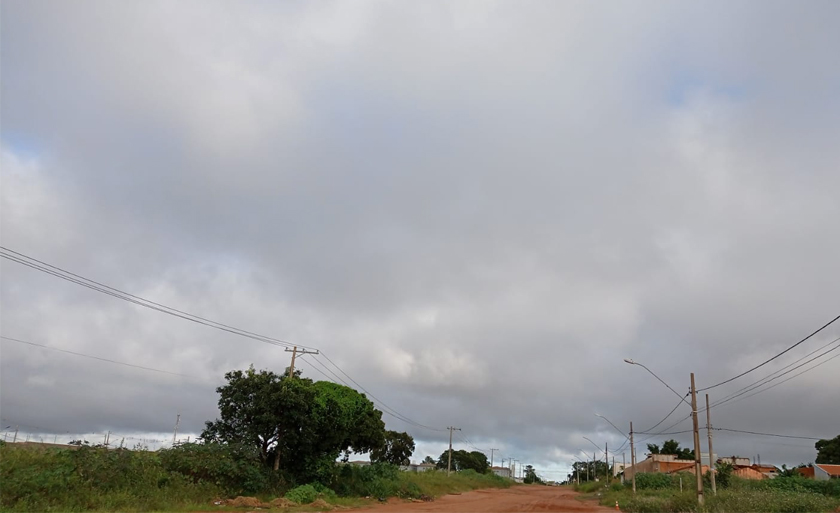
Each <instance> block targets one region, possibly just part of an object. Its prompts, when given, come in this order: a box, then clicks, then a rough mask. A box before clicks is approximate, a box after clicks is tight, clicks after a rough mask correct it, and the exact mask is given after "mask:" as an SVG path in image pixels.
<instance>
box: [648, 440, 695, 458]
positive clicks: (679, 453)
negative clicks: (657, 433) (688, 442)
mask: <svg viewBox="0 0 840 513" xmlns="http://www.w3.org/2000/svg"><path fill="white" fill-rule="evenodd" d="M647 449H648V452H649V453H651V454H673V455H674V456H676V457H677V459H680V460H693V459H694V450H693V449H684V448H681V447H680V443H679V442H677V441H676V440H666V441H665V443H663V444H662V448H661V449H660V448H659V446H658V445H656V444H647Z"/></svg>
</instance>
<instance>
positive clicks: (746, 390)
mask: <svg viewBox="0 0 840 513" xmlns="http://www.w3.org/2000/svg"><path fill="white" fill-rule="evenodd" d="M838 340H840V338H838V339H835V340H833V341H832V342H830V343H829V345H830V344H833V343H834V342H837V341H838ZM823 347H825V346H823ZM838 349H840V344H838V345H836V346H834V347H833V348H831V349H829V350H827V351H825V352H823V353H820V354H819V355H817V356H815V357H813V358H811V359H810V360H808V361H806V362H804V363H801V364H799V365H797V366H796V367H793V368H791V369H789V370H787V371H785V372H782V373H781V374H778V375H777V376H774V377H772V378H769V379H767V377H765V378H763V379H761V380H759V381H757V382H756V383H753V384H752V385H750V386H748V387H745V388H742V389H741V390H740V391H738V392H737V393H733V394H730V395H729V396H727V398H724V399H721V400H720V401H717V402H716V403H714V404H712V405H711V406H710V407H711V408H715V407H717V406H720V405H722V404H726V403H728V402H730V401H732V400H734V399H736V398H738V397H740V396H742V395H744V394H747V393H749V392H752V391H753V390H756V389H757V388H761V387H762V386H764V385H766V384H768V383H770V382H771V381H774V380H777V379H779V378H781V377H782V376H785V375H787V374H790V373H791V372H793V371H795V370H796V369H799V368H801V367H803V366H805V365H807V364H809V363H811V362H813V361H814V360H817V359H819V358H822V357H823V356H825V355H827V354H829V353H831V352H832V351H836V350H838ZM818 350H819V349H818ZM811 354H813V353H811ZM807 356H808V355H806V357H807ZM803 358H805V357H803ZM800 360H802V358H800V359H799V360H797V361H796V362H794V363H797V362H798V361H800ZM791 365H793V364H791ZM787 367H790V365H788V366H787ZM787 367H785V368H787ZM813 368H816V367H813ZM780 370H784V369H780ZM809 370H810V369H809ZM778 372H779V371H776V372H774V373H773V374H776V373H778ZM770 376H772V374H771V375H770ZM770 388H772V387H768V388H767V390H769V389H770Z"/></svg>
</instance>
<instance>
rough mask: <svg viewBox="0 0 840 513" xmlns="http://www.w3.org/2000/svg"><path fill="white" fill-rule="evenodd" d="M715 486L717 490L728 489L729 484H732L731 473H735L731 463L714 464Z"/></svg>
mask: <svg viewBox="0 0 840 513" xmlns="http://www.w3.org/2000/svg"><path fill="white" fill-rule="evenodd" d="M715 470H717V473H716V474H715V486H717V487H719V488H728V487H729V483H731V482H732V473H733V472H735V467H734V466H733V465H732V464H731V463H725V462H723V463H717V464H715Z"/></svg>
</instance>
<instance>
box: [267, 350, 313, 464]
mask: <svg viewBox="0 0 840 513" xmlns="http://www.w3.org/2000/svg"><path fill="white" fill-rule="evenodd" d="M286 352H287V353H292V364H291V365H290V366H289V377H290V378H293V377H294V376H295V356H297V354H298V353H300V354H318V351H317V350H315V351H307V350H305V349H298V348H297V346H295V347H294V349H289V348H288V347H287V348H286ZM279 461H280V460H277V462H278V463H279ZM274 470H277V469H276V468H275V469H274Z"/></svg>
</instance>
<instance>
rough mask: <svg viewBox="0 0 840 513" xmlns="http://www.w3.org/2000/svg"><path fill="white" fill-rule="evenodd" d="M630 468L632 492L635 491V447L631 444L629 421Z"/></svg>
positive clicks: (631, 429) (631, 433) (631, 434)
mask: <svg viewBox="0 0 840 513" xmlns="http://www.w3.org/2000/svg"><path fill="white" fill-rule="evenodd" d="M630 468H632V469H633V472H632V473H631V474H630V479H632V480H633V493H636V447H635V446H634V445H633V423H632V422H631V423H630Z"/></svg>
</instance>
